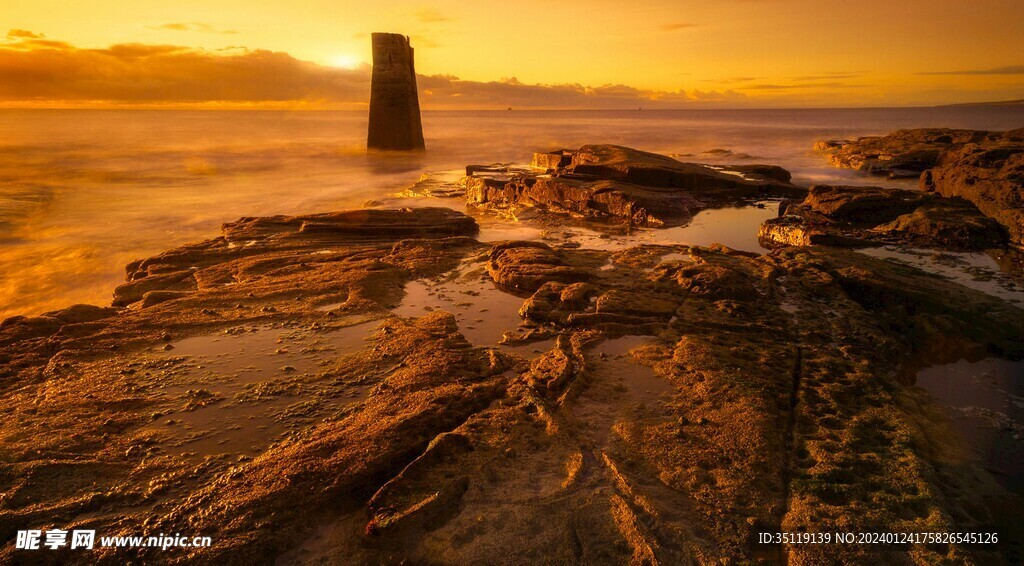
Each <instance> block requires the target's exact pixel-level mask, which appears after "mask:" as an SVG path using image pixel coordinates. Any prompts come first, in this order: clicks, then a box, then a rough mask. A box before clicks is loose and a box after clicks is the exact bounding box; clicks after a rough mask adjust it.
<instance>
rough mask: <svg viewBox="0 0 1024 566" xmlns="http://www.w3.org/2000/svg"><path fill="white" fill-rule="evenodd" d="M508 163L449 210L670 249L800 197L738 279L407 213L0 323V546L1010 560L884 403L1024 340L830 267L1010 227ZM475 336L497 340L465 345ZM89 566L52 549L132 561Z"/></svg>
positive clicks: (273, 221) (703, 171) (268, 238)
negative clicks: (515, 167) (812, 536)
mask: <svg viewBox="0 0 1024 566" xmlns="http://www.w3.org/2000/svg"><path fill="white" fill-rule="evenodd" d="M956 139H958V138H956ZM972 139H973V138H972ZM1000 139H1002V138H1000ZM954 142H955V139H954V141H953V142H950V143H954ZM956 143H959V142H956ZM999 143H1003V142H999ZM847 145H849V144H847ZM843 147H844V148H845V147H846V146H843ZM965 147H966V146H965ZM830 151H832V150H830ZM835 151H839V150H838V149H835ZM844 151H847V152H853V148H851V149H849V150H844ZM914 151H918V150H917V149H915V150H914ZM950 158H951V157H950ZM942 159H945V158H940V161H942ZM1007 159H1010V158H1007ZM1013 159H1016V158H1013ZM940 161H936V162H935V163H939V162H940ZM943 162H944V161H943ZM902 163H903V164H904V166H906V162H902ZM533 165H534V166H535V167H534V168H533V169H531V170H519V171H510V170H507V169H505V170H497V169H495V168H487V167H483V168H481V167H471V168H469V169H470V170H469V171H468V173H470V174H468V175H467V176H466V178H465V179H464V180H463V181H462V183H461V186H462V187H464V188H465V191H464V196H465V198H466V200H467V203H468V204H469V205H470V207H471V209H473V210H480V211H483V212H485V213H486V214H498V215H508V216H512V217H522V216H525V215H526V212H530V213H531V215H532V217H534V218H536V219H537V221H538V222H546V223H557V222H561V221H564V219H566V218H568V219H571V220H574V221H584V220H585V221H597V222H619V223H623V222H624V223H626V224H628V225H637V226H643V225H647V226H670V225H673V224H678V223H685V222H686V220H687V219H688V218H691V217H692V216H693V215H694V214H695V213H696V212H697V211H699V210H702V209H705V208H708V207H712V206H716V205H719V204H721V203H724V202H733V203H735V202H737V201H741V200H743V199H747V198H751V197H758V196H763V195H777V196H780V197H786V198H790V199H792V201H791V202H790V203H789V204H788V205H786V206H785V208H784V210H783V216H782V217H780V219H779V220H778V221H770V222H769V224H767V225H766V226H769V227H770V229H768V228H765V229H763V234H762V236H763V237H764V238H766V239H767V240H770V241H772V242H773V243H775V244H776V245H778V246H779V247H778V249H775V250H773V251H771V252H769V253H765V254H763V255H759V254H754V253H748V252H742V251H737V250H733V249H729V248H726V247H724V246H709V247H691V246H686V245H672V246H664V245H636V246H632V247H627V248H624V249H619V250H599V249H588V248H586V247H578V246H572V245H568V244H566V245H558V244H554V245H550V244H547V243H542V242H539V241H516V240H510V241H504V242H498V243H482V242H480V241H478V240H477V239H476V238H475V237H474V236H475V235H476V234H477V231H478V223H477V221H476V220H474V218H472V217H469V216H466V215H464V214H462V213H459V212H456V211H453V210H450V209H445V208H413V209H396V210H358V211H347V212H339V213H331V214H317V215H308V216H297V217H270V218H243V219H241V220H239V221H237V222H233V223H230V224H226V225H224V227H223V231H222V234H221V235H220V236H219V237H217V238H214V239H211V240H207V241H205V242H199V243H196V244H192V245H188V246H184V247H181V248H178V249H174V250H170V251H167V252H165V253H162V254H160V255H157V256H155V257H152V258H149V259H145V260H142V261H137V262H133V263H132V264H130V265H129V266H128V267H127V270H126V283H125V284H124V285H122V286H120V287H118V288H117V289H116V290H115V292H114V301H113V304H114V306H113V307H95V306H88V305H77V306H73V307H70V308H68V309H64V310H61V311H55V312H51V313H46V314H44V315H41V316H32V317H13V318H10V319H7V320H5V321H4V322H3V323H2V324H0V415H2V417H3V418H2V419H0V423H2V424H0V434H2V438H3V443H2V446H3V449H2V458H0V486H2V493H3V495H2V497H0V540H2V541H5V543H6V542H7V541H10V540H12V539H13V537H14V533H15V532H16V531H17V530H19V529H26V528H40V529H47V528H67V529H71V528H87V529H96V530H97V531H98V532H100V533H102V534H103V535H106V536H113V535H118V534H125V535H130V534H140V532H145V533H183V534H186V533H187V534H201V535H204V536H210V537H211V538H212V540H213V546H212V547H210V548H200V549H177V550H172V551H168V552H161V551H158V550H155V549H144V550H143V551H142V554H141V555H139V556H135V555H133V556H132V558H133V559H135V558H138V559H141V560H144V561H146V562H151V561H153V562H168V563H179V562H180V563H184V562H192V561H201V562H203V563H224V564H252V563H256V562H265V561H267V560H277V561H278V562H280V563H286V564H287V563H321V562H322V563H336V562H341V561H344V562H358V563H402V562H411V563H436V562H442V563H471V562H488V563H495V562H497V563H537V562H545V563H551V562H557V563H625V562H632V563H669V564H676V563H746V562H758V561H762V562H764V563H779V562H784V561H788V563H791V564H822V563H834V562H848V563H852V562H864V561H876V562H882V563H894V564H897V563H898V564H903V563H921V564H925V563H929V564H930V563H939V562H942V563H964V564H970V563H986V564H988V563H1008V562H1010V561H1011V555H1010V554H1008V553H1007V552H1005V548H1006V547H1003V546H1000V547H997V548H991V547H978V546H973V547H969V546H963V545H956V544H949V545H946V544H939V545H908V546H905V547H900V548H892V549H886V550H879V549H877V548H865V547H863V546H857V545H848V546H846V545H829V546H818V545H790V546H779V545H760V544H757V543H756V541H755V537H756V534H757V533H759V532H776V531H780V530H782V531H788V532H797V531H815V532H823V531H842V532H856V531H872V530H878V529H885V530H889V531H921V532H935V531H953V532H956V531H960V532H964V531H987V530H996V531H998V532H999V533H1000V536H1001V538H1002V540H1004V541H1021V540H1024V538H1022V537H1024V533H1022V532H1021V526H1020V525H1021V524H1022V522H1021V519H1022V518H1024V517H1022V512H1021V509H1024V507H1022V506H1021V502H1020V498H1019V495H1017V494H1013V493H1010V492H1008V491H1007V490H1006V489H1005V488H1004V487H1002V486H1001V485H1000V484H999V483H997V482H996V481H995V480H994V479H993V476H992V474H991V473H990V472H989V471H987V470H985V469H983V468H982V467H981V466H979V465H978V464H977V462H976V461H975V460H974V459H972V458H971V456H970V455H969V454H968V452H967V450H966V448H965V446H964V445H963V443H962V442H961V441H960V440H959V439H958V437H957V436H956V435H955V434H954V432H953V431H952V428H951V424H950V421H949V418H948V417H947V416H946V414H945V413H944V412H943V411H942V409H941V408H940V407H939V406H937V405H936V404H935V402H934V401H933V400H932V399H931V398H930V397H929V396H928V395H927V394H925V393H924V392H922V391H921V390H919V389H916V388H912V387H909V385H910V384H911V383H912V382H913V376H914V375H915V373H916V372H917V371H918V370H919V369H921V368H923V367H926V366H930V365H934V364H938V363H944V362H950V361H955V360H957V359H960V358H964V357H966V358H970V359H977V358H981V357H987V356H993V357H999V358H1005V359H1013V360H1020V359H1024V311H1022V310H1021V309H1020V308H1018V307H1016V306H1014V305H1012V304H1010V303H1008V302H1006V301H1004V300H1002V299H999V298H996V297H993V296H990V295H987V294H985V293H982V292H980V291H977V290H974V289H970V288H967V287H964V286H962V285H959V284H956V283H953V282H951V281H948V280H946V279H943V278H941V277H937V276H935V275H933V274H930V273H927V272H924V271H921V270H918V269H915V268H912V267H909V266H905V265H901V264H898V263H894V262H890V261H885V260H881V259H878V258H873V257H869V256H867V255H864V254H861V253H857V252H856V251H852V250H849V249H845V245H846V244H849V243H853V244H854V245H857V246H860V245H865V242H866V243H867V244H871V243H878V242H888V241H892V239H896V240H899V241H907V242H910V241H913V242H921V241H924V240H926V239H927V240H929V241H931V242H932V244H933V245H934V246H935V247H939V248H945V247H950V248H958V247H961V246H965V245H967V247H970V246H974V245H979V246H980V245H981V244H982V243H983V242H984V243H985V245H988V244H989V243H1000V242H1003V241H1005V238H1006V237H1007V235H1006V233H1005V232H1004V231H1003V227H1004V226H1005V223H1003V222H1004V221H1003V220H1001V219H1000V218H1001V217H996V218H995V220H996V221H998V222H999V223H1000V224H994V223H993V221H992V220H991V219H990V217H991V216H993V215H990V214H988V213H986V212H985V210H984V209H981V210H980V211H979V208H980V205H979V208H975V207H974V205H972V204H970V203H968V202H965V201H963V200H961V199H951V198H946V197H944V196H941V195H936V194H919V193H911V192H908V191H898V190H888V189H878V188H849V187H822V186H819V187H812V188H811V189H810V190H807V189H803V188H800V187H797V186H795V185H793V184H792V183H791V179H790V178H789V174H788V173H787V172H785V171H784V170H781V169H779V168H776V167H771V166H748V167H746V168H738V167H737V168H729V167H723V168H720V169H715V168H712V167H709V166H704V165H699V164H687V163H681V162H678V161H675V160H672V159H669V158H665V157H661V156H657V155H654V154H649V153H645V152H640V151H637V150H632V149H629V148H622V147H617V146H584V147H583V148H580V149H579V150H577V151H559V152H554V153H549V154H540V155H538V156H536V157H535V158H534V162H533ZM936 167H941V166H939V165H936ZM933 171H934V170H933ZM932 175H933V177H932V178H933V179H944V178H947V177H945V176H942V175H938V174H937V173H932ZM936 182H939V181H936ZM937 192H940V193H941V192H942V191H941V190H939V191H937ZM979 194H980V193H979ZM533 213H536V214H533ZM922 226H923V227H922ZM1011 234H1012V231H1011ZM1011 237H1012V236H1011ZM819 244H823V245H819ZM836 244H841V245H839V246H837V245H836ZM441 304H444V305H449V306H446V307H445V308H440V307H439V306H438V305H441ZM506 304H507V305H511V311H510V313H503V312H499V310H501V309H504V308H507V307H505V306H504V305H506ZM414 311H415V315H410V314H409V313H410V312H414ZM399 312H400V313H403V314H396V313H399ZM503 314H509V315H510V316H508V317H506V316H501V315H503ZM506 320H511V321H512V322H509V323H508V324H507V327H503V326H500V325H503V324H505V322H504V321H506ZM488 324H491V325H499V326H498V328H497V330H498V333H497V334H496V335H497V336H501V339H500V340H493V341H489V340H487V339H485V338H480V336H481V334H480V333H478V332H477V331H478V330H479V328H478V327H479V326H486V325H488ZM83 556H85V555H82V554H72V553H70V552H68V553H61V552H57V551H55V552H50V553H48V554H46V557H48V558H47V559H52V561H53V562H54V563H58V562H74V561H80V562H81V561H88V562H90V563H93V562H99V563H108V564H115V563H118V564H119V563H123V562H124V561H125V556H126V555H125V554H124V551H121V552H120V553H119V552H116V551H114V550H112V549H106V550H96V551H93V552H92V553H90V554H88V555H87V559H83ZM0 559H2V560H3V561H5V562H7V561H10V562H17V561H19V560H22V559H23V554H19V551H15V550H14V549H13V546H12V545H10V544H5V545H4V546H3V547H2V550H0Z"/></svg>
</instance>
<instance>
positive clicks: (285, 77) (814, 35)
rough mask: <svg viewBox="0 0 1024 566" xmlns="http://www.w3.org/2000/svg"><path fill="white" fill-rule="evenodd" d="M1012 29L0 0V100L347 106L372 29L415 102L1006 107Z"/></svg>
mask: <svg viewBox="0 0 1024 566" xmlns="http://www.w3.org/2000/svg"><path fill="white" fill-rule="evenodd" d="M4 24H6V26H4ZM2 27H6V28H7V29H10V30H11V31H10V32H9V33H6V38H4V35H5V32H4V31H3V29H2ZM1022 29H1024V1H1022V0H973V1H967V0H861V1H854V0H846V1H824V0H817V1H815V0H714V1H710V0H699V1H696V0H653V1H643V0H638V1H634V2H623V1H621V0H589V1H587V2H552V1H550V0H547V1H541V0H520V1H509V2H500V3H498V2H492V3H489V4H488V3H483V2H479V1H469V0H441V1H438V2H431V3H423V2H415V1H411V2H393V1H386V0H382V1H374V2H367V1H366V0H361V1H350V0H300V1H287V2H286V1H281V0H262V1H261V0H256V1H254V0H176V1H174V2H168V1H167V0H160V1H154V0H108V1H104V2H94V1H88V0H82V1H78V2H72V1H70V0H0V102H2V103H5V104H7V105H11V104H12V103H18V102H21V103H25V102H35V103H41V104H47V103H50V102H52V101H74V102H83V101H107V100H109V101H115V102H119V103H147V104H148V103H160V102H164V101H169V102H174V103H186V102H188V103H192V102H199V103H204V102H211V101H227V102H229V103H237V104H241V103H251V102H256V103H260V102H261V101H276V102H277V103H283V102H287V101H293V100H302V101H306V102H307V103H310V104H313V105H316V104H335V105H337V104H341V105H345V104H353V105H358V104H361V103H362V101H364V100H365V98H366V93H367V89H368V82H367V72H368V71H367V69H366V66H365V65H363V63H366V62H368V61H369V53H370V49H369V47H370V45H369V43H370V40H369V32H372V31H390V32H396V33H405V34H408V35H410V36H412V42H413V46H414V47H415V48H416V56H417V61H416V63H417V71H418V72H419V73H420V74H421V81H420V88H421V97H422V98H423V103H424V106H425V107H428V108H430V107H437V108H442V107H482V108H491V107H494V108H497V107H504V106H508V105H519V106H535V107H565V106H579V107H634V106H636V105H638V104H639V105H645V106H650V107H699V106H711V105H717V106H760V107H765V106H893V105H931V104H945V103H957V102H978V101H992V100H1008V99H1020V98H1024V32H1022V31H1021V30H1022Z"/></svg>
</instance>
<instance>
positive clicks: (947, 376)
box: [915, 358, 1024, 494]
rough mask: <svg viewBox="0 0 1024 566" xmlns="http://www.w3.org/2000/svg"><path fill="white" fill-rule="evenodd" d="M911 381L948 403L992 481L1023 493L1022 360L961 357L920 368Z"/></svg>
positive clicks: (1023, 376)
mask: <svg viewBox="0 0 1024 566" xmlns="http://www.w3.org/2000/svg"><path fill="white" fill-rule="evenodd" d="M915 385H917V386H918V387H920V388H922V389H924V390H925V391H927V392H929V393H931V394H932V396H934V397H935V398H936V399H937V400H938V401H939V402H940V403H941V404H942V405H943V406H945V407H946V409H947V410H948V412H949V415H950V417H951V418H952V419H953V427H954V429H956V431H957V432H958V433H959V434H960V435H961V436H962V437H963V439H964V441H965V443H966V444H967V446H968V448H970V450H971V452H972V453H973V454H974V455H975V457H977V459H978V460H979V461H980V462H981V463H982V464H983V465H984V467H985V468H986V469H988V470H989V471H990V472H992V474H993V476H994V477H995V479H996V481H998V482H999V483H1001V484H1002V485H1003V486H1005V487H1006V488H1007V489H1009V490H1010V491H1013V492H1015V493H1018V494H1019V493H1024V362H1011V361H1006V360H1000V359H995V358H988V359H984V360H982V361H980V362H968V361H967V360H960V361H959V362H956V363H953V364H944V365H939V366H932V367H929V368H926V369H923V370H921V371H920V372H918V374H917V381H916V383H915Z"/></svg>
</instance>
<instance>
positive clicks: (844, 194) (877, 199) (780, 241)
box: [758, 185, 1007, 250]
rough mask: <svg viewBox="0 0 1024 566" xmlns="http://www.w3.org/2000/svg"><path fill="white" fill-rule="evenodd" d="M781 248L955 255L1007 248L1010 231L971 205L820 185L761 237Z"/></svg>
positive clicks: (918, 195)
mask: <svg viewBox="0 0 1024 566" xmlns="http://www.w3.org/2000/svg"><path fill="white" fill-rule="evenodd" d="M758 238H759V240H760V241H761V244H762V245H764V246H767V247H778V246H810V245H832V246H850V247H857V246H871V245H879V244H916V245H920V246H922V247H939V248H949V249H954V250H985V249H991V248H999V247H1004V246H1005V245H1006V242H1007V238H1006V230H1005V229H1004V228H1003V227H1002V226H1000V225H999V223H998V222H996V221H995V220H993V219H991V218H989V217H987V216H985V215H984V214H982V213H981V211H979V210H978V208H977V207H975V206H974V205H973V204H971V203H970V202H968V201H966V200H963V199H960V198H945V197H941V196H939V195H935V194H929V193H923V192H920V191H908V190H900V189H884V188H881V187H849V186H831V185H815V186H813V187H811V188H810V190H809V191H808V193H807V198H805V199H804V200H803V202H801V203H788V204H786V205H783V206H781V207H780V208H779V217H778V218H772V219H769V220H767V221H766V222H765V223H764V224H762V225H761V229H760V231H759V234H758Z"/></svg>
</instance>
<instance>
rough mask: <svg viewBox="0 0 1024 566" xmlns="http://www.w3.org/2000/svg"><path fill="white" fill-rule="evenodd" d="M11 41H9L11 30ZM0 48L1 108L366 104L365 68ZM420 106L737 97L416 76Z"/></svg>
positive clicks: (65, 47) (152, 49) (134, 50)
mask: <svg viewBox="0 0 1024 566" xmlns="http://www.w3.org/2000/svg"><path fill="white" fill-rule="evenodd" d="M16 31H17V32H18V33H14V32H16ZM7 37H8V40H7V42H6V43H5V44H3V45H0V101H5V102H14V101H17V102H45V101H53V102H79V103H82V102H103V103H114V104H149V103H261V102H289V101H295V102H302V101H307V102H308V101H313V102H321V103H341V104H365V103H366V101H367V100H368V99H369V90H370V68H369V66H368V65H363V66H362V67H360V68H356V69H344V68H336V67H328V66H323V65H318V64H316V63H311V62H308V61H301V60H299V59H296V58H294V57H292V56H291V55H289V54H287V53H281V52H274V51H267V50H260V49H257V50H249V49H245V48H232V49H226V50H220V51H210V50H204V49H196V48H191V47H182V46H178V45H148V44H138V43H130V44H119V45H112V46H110V47H108V48H105V49H80V48H77V47H74V46H72V45H70V44H67V43H64V42H59V41H51V40H45V39H42V36H40V35H37V34H33V33H31V32H22V31H19V30H12V32H11V33H8V36H7ZM419 88H420V97H421V99H422V102H423V105H424V107H426V108H445V107H462V108H466V107H475V108H505V107H506V106H513V107H527V108H540V107H547V108H636V107H637V106H644V107H652V108H653V107H662V108H678V107H682V106H687V105H690V104H692V103H695V102H699V103H702V104H709V103H712V104H713V103H718V102H735V101H737V100H741V99H742V98H743V95H742V94H739V93H736V92H734V91H726V92H724V93H719V92H700V91H694V92H692V93H687V92H685V91H675V92H667V91H654V90H644V89H638V88H635V87H631V86H628V85H621V84H609V85H602V86H596V87H591V86H584V85H580V84H525V83H522V82H520V81H519V80H517V79H515V78H514V77H513V78H508V79H503V80H501V81H493V82H478V81H464V80H460V79H459V78H458V77H455V76H451V75H431V76H424V75H420V76H419Z"/></svg>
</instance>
